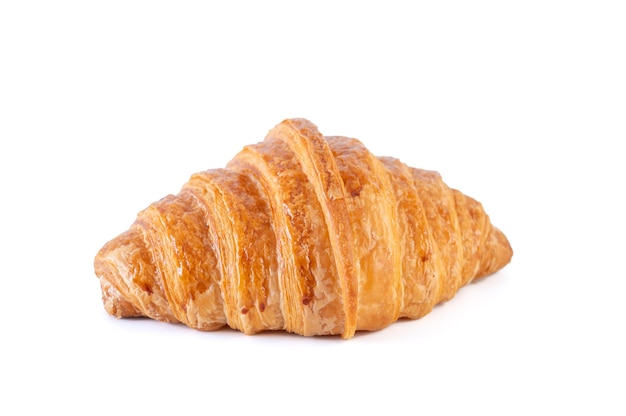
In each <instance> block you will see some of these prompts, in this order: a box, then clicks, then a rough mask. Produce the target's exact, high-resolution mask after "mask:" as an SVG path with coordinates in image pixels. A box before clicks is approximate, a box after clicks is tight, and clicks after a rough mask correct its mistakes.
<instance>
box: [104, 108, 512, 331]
mask: <svg viewBox="0 0 626 416" xmlns="http://www.w3.org/2000/svg"><path fill="white" fill-rule="evenodd" d="M512 254H513V252H512V249H511V246H510V245H509V242H508V240H507V239H506V237H505V236H504V234H503V233H502V232H501V231H500V230H498V229H497V228H496V227H494V226H492V225H491V223H490V221H489V218H488V216H487V215H486V214H485V212H484V210H483V208H482V206H481V204H480V203H479V202H477V201H475V200H474V199H472V198H470V197H467V196H465V195H463V194H462V193H461V192H459V191H456V190H454V189H451V188H449V187H448V186H446V185H445V184H444V183H443V182H442V180H441V177H440V175H439V174H438V173H436V172H432V171H426V170H420V169H414V168H411V167H408V166H406V165H404V164H403V163H401V162H400V161H398V160H397V159H393V158H389V157H381V158H377V157H375V156H373V155H372V154H371V153H370V152H369V151H368V150H367V149H366V148H365V147H364V146H363V144H362V143H360V142H359V141H357V140H355V139H350V138H346V137H324V136H322V135H321V134H320V133H319V131H318V130H317V128H316V127H315V125H313V124H312V123H311V122H309V121H307V120H304V119H288V120H285V121H283V122H282V123H280V124H279V125H277V126H276V127H275V128H274V129H272V130H271V131H270V132H269V133H268V135H267V136H266V138H265V140H264V141H263V142H261V143H258V144H254V145H250V146H246V147H245V148H244V149H243V150H242V151H241V152H240V153H239V154H238V155H236V156H235V158H234V159H232V160H231V161H230V162H229V163H228V165H227V166H226V168H225V169H214V170H207V171H205V172H200V173H196V174H194V175H193V176H192V177H191V179H190V180H189V181H188V182H187V183H186V184H185V185H184V186H183V188H182V190H181V191H180V193H179V194H178V195H169V196H166V197H165V198H163V199H161V200H160V201H158V202H155V203H153V204H152V205H150V206H149V207H148V208H146V209H145V210H143V211H142V212H140V213H139V214H138V216H137V219H136V221H135V222H134V223H133V225H132V226H131V227H130V229H129V230H127V231H126V232H124V233H123V234H121V235H119V236H118V237H116V238H114V239H113V240H111V241H109V242H108V243H107V244H105V245H104V247H103V248H102V249H101V250H100V251H99V252H98V254H97V256H96V258H95V273H96V275H97V276H98V278H99V280H100V284H101V288H102V296H103V303H104V307H105V309H106V310H107V312H108V313H109V314H111V315H114V316H116V317H135V316H146V317H150V318H153V319H157V320H160V321H166V322H182V323H184V324H186V325H188V326H190V327H192V328H197V329H200V330H214V329H217V328H220V327H222V326H224V325H228V326H229V327H231V328H234V329H238V330H240V331H242V332H244V333H246V334H254V333H257V332H260V331H264V330H285V331H288V332H294V333H298V334H302V335H307V336H308V335H330V334H341V336H342V337H343V338H350V337H352V336H353V335H354V333H355V331H357V330H368V331H373V330H378V329H381V328H384V327H386V326H387V325H389V324H391V323H393V322H394V321H396V320H398V319H399V318H410V319H415V318H419V317H422V316H424V315H425V314H427V313H428V312H430V311H431V310H432V309H433V307H434V306H435V305H436V304H438V303H440V302H444V301H447V300H449V299H451V298H452V297H453V296H454V295H455V293H456V292H457V290H458V289H459V288H460V287H462V286H464V285H466V284H468V283H469V282H471V281H472V280H473V279H475V278H479V277H482V276H486V275H488V274H491V273H494V272H496V271H497V270H499V269H500V268H502V267H504V266H505V265H506V264H507V263H508V262H509V261H510V259H511V256H512Z"/></svg>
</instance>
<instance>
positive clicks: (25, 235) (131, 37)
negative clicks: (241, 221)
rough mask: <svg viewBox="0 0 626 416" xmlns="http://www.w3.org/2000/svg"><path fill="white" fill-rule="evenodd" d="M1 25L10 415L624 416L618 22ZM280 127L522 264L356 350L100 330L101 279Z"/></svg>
mask: <svg viewBox="0 0 626 416" xmlns="http://www.w3.org/2000/svg"><path fill="white" fill-rule="evenodd" d="M413 3H414V4H412V5H411V6H409V2H406V3H402V2H397V1H385V2H378V3H372V2H369V3H368V2H352V3H349V2H339V1H337V2H325V1H317V2H311V3H309V4H306V5H304V4H302V3H296V2H268V1H265V2H254V3H253V2H235V1H232V2H228V4H229V5H228V6H217V5H215V4H217V2H215V4H213V5H207V4H205V2H164V1H145V2H141V1H131V0H125V1H107V2H81V1H76V2H69V1H57V2H39V3H37V2H30V1H4V2H2V3H0V185H1V188H0V192H1V196H0V198H1V203H0V236H1V238H0V244H1V246H0V256H1V257H0V259H1V263H0V264H1V267H2V269H1V272H0V273H1V283H0V295H1V298H2V299H1V301H0V316H1V317H2V327H1V328H0V331H1V339H2V342H1V343H0V381H1V382H2V385H3V386H4V387H2V391H1V394H0V397H1V399H0V413H1V414H34V413H33V412H35V413H36V414H52V413H58V412H63V413H71V412H72V411H81V414H98V413H101V414H120V415H122V414H162V413H168V414H179V415H180V414H270V413H272V414H313V413H324V414H337V413H339V412H340V411H345V412H349V414H359V413H364V412H366V411H367V412H369V413H377V414H390V415H391V414H429V415H432V414H460V413H477V414H478V413H480V414H485V415H501V414H568V413H569V412H572V411H580V412H581V414H602V415H607V414H622V415H623V414H625V413H626V404H625V400H626V399H625V398H624V391H626V380H625V374H626V362H625V361H626V360H625V358H624V351H625V350H626V343H625V342H624V332H625V331H624V328H625V325H624V318H626V308H625V306H624V303H625V302H624V297H625V296H626V292H625V290H624V289H626V284H625V281H626V271H625V269H624V262H623V258H624V251H625V250H624V249H625V248H626V244H625V243H624V233H625V232H626V226H625V219H624V213H625V208H626V206H625V204H624V178H626V175H625V173H626V170H625V169H624V166H623V162H624V155H625V153H624V150H623V146H624V144H623V143H624V139H625V138H626V23H625V22H626V10H625V6H624V3H623V2H620V1H614V2H610V1H550V0H543V1H524V2H502V1H480V0H479V1H472V2H469V1H468V2H463V1H458V2H455V1H445V0H444V1H437V2H413ZM288 117H305V118H309V119H310V120H312V121H313V122H314V123H315V124H317V126H318V127H319V129H320V130H321V131H322V132H323V133H325V134H327V135H331V134H340V135H347V136H352V137H357V138H359V139H360V140H361V141H363V142H364V143H365V144H366V145H367V146H368V147H369V148H370V150H371V151H372V152H373V153H374V154H377V155H390V156H396V157H400V158H401V159H402V160H403V161H404V162H406V163H408V164H410V165H412V166H415V167H421V168H426V169H433V170H437V171H439V172H440V173H441V174H442V175H443V178H444V180H445V181H446V182H447V183H448V184H449V185H450V186H452V187H455V188H457V189H460V190H462V191H463V192H465V193H466V194H468V195H470V196H473V197H474V198H476V199H478V200H479V201H481V202H482V203H483V205H484V207H485V209H486V211H487V213H488V214H489V215H490V217H491V219H492V221H493V223H494V224H495V225H497V226H498V227H499V228H501V229H502V230H503V231H504V232H505V233H506V234H507V236H508V237H509V239H510V241H511V243H512V245H513V248H514V250H515V255H514V258H513V261H512V263H511V264H510V265H508V266H507V267H506V268H505V269H503V270H502V271H501V272H499V273H497V274H496V275H494V276H491V277H489V278H487V279H485V280H483V281H480V282H479V283H476V284H472V285H470V286H469V287H466V288H463V289H462V290H461V291H460V292H459V294H458V295H457V296H456V297H455V298H454V299H453V300H452V301H450V302H448V303H447V304H445V305H441V306H439V307H437V308H436V309H435V310H434V311H433V312H432V313H431V314H430V315H428V316H426V317H424V318H423V319H420V320H418V321H412V322H406V321H405V322H399V323H396V324H394V325H392V326H390V327H388V328H386V329H384V330H382V331H379V332H376V333H367V334H359V335H357V336H356V337H355V338H353V339H351V340H349V341H343V340H341V339H338V338H304V337H300V336H295V335H289V334H284V333H276V334H262V335H257V336H245V335H243V334H240V333H238V332H234V331H230V330H221V331H217V332H213V333H202V332H197V331H194V330H191V329H189V328H186V327H183V326H181V325H178V326H177V325H168V324H163V323H159V322H153V321H148V320H115V319H113V318H110V317H109V316H108V315H107V314H106V313H105V311H104V309H103V308H102V304H101V299H100V289H99V286H98V281H97V279H96V277H95V275H94V273H93V266H92V262H93V257H94V255H95V253H96V252H97V251H98V249H99V248H100V247H101V246H102V245H103V244H104V243H105V242H106V241H107V240H109V239H111V238H112V237H114V236H115V235H117V234H118V233H120V232H122V231H123V230H125V229H126V228H127V227H128V226H129V225H130V224H131V223H132V222H133V220H134V218H135V215H136V213H137V212H138V211H139V210H141V209H143V208H144V207H145V206H147V205H148V204H150V203H151V202H153V201H155V200H157V199H159V198H161V197H162V196H165V195H166V194H168V193H176V192H177V191H178V190H179V189H180V187H181V186H182V184H183V183H184V182H185V181H186V180H187V179H188V178H189V176H190V175H191V174H192V173H194V172H197V171H201V170H204V169H208V168H214V167H222V166H224V165H225V164H226V163H227V161H228V160H229V159H230V158H231V157H232V156H234V155H235V153H236V152H237V151H239V150H240V149H241V148H242V147H243V146H244V145H246V144H250V143H255V142H258V141H261V140H262V139H263V137H264V135H265V134H266V132H267V131H268V130H269V129H270V128H272V127H273V126H274V125H275V124H277V123H279V122H280V121H281V120H283V119H285V118H288Z"/></svg>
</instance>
